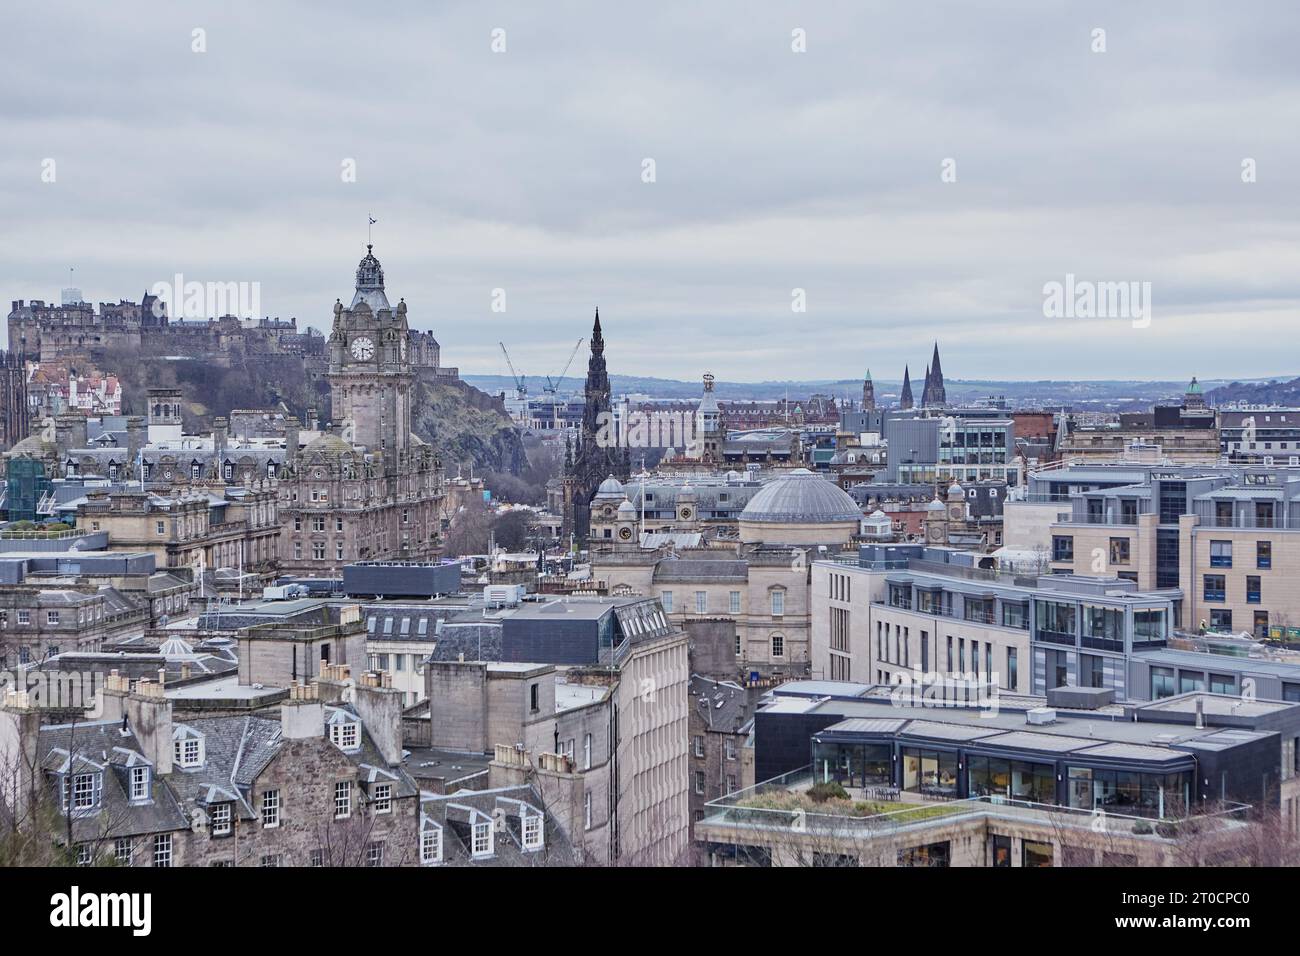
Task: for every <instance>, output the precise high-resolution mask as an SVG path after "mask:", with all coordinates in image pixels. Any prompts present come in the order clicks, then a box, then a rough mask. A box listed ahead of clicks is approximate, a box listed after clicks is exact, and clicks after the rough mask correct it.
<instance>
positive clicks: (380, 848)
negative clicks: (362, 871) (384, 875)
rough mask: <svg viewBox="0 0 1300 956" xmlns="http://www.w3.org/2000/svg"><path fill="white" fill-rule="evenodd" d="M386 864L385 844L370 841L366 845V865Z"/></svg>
mask: <svg viewBox="0 0 1300 956" xmlns="http://www.w3.org/2000/svg"><path fill="white" fill-rule="evenodd" d="M383 865H384V845H383V844H382V843H370V844H367V846H366V866H383Z"/></svg>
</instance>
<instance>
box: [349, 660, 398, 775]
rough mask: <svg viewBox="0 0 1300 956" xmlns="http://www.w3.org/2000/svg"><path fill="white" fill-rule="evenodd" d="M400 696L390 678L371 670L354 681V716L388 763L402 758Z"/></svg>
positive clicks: (396, 763) (390, 764) (395, 763)
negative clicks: (355, 683)
mask: <svg viewBox="0 0 1300 956" xmlns="http://www.w3.org/2000/svg"><path fill="white" fill-rule="evenodd" d="M403 696H404V695H403V694H402V692H401V691H400V690H394V689H393V688H392V687H391V686H390V684H389V681H386V680H384V679H383V678H382V677H381V676H380V675H379V674H376V673H374V672H373V671H369V672H367V673H365V674H362V675H361V679H360V680H358V681H357V686H356V698H355V701H354V702H355V704H356V708H357V716H358V717H360V718H361V722H362V723H363V724H365V726H366V731H367V732H368V733H369V734H370V739H371V740H373V741H374V742H375V746H376V747H378V748H379V753H380V754H381V755H382V756H383V758H384V762H385V763H387V764H388V766H390V767H396V766H397V765H398V764H400V763H401V762H402V698H403Z"/></svg>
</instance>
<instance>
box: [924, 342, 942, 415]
mask: <svg viewBox="0 0 1300 956" xmlns="http://www.w3.org/2000/svg"><path fill="white" fill-rule="evenodd" d="M925 392H926V394H925V396H924V397H923V398H922V400H921V404H923V405H928V406H931V407H933V406H938V405H947V404H948V393H947V390H946V389H945V388H944V387H943V367H942V366H940V364H939V343H938V342H935V343H934V356H933V357H932V358H931V359H930V373H929V375H928V376H927V377H926V385H925Z"/></svg>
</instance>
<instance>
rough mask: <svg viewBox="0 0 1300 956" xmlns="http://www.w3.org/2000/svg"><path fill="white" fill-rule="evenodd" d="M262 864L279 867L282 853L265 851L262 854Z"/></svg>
mask: <svg viewBox="0 0 1300 956" xmlns="http://www.w3.org/2000/svg"><path fill="white" fill-rule="evenodd" d="M261 865H262V866H264V867H278V866H279V865H280V854H278V853H264V854H263V855H262V862H261Z"/></svg>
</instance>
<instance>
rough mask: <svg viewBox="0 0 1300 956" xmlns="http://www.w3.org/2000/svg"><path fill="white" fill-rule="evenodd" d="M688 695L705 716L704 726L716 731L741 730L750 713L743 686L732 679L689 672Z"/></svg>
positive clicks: (730, 731) (735, 731)
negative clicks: (711, 677) (716, 678)
mask: <svg viewBox="0 0 1300 956" xmlns="http://www.w3.org/2000/svg"><path fill="white" fill-rule="evenodd" d="M690 695H691V702H692V705H693V706H694V707H695V709H696V710H697V711H698V712H699V714H700V717H701V718H703V720H704V726H705V727H706V728H707V729H708V730H711V731H714V732H716V733H723V734H736V733H740V731H741V728H742V727H744V726H745V724H746V723H747V722H748V721H749V718H750V716H751V714H752V713H753V708H752V707H751V706H750V704H749V695H748V694H747V693H746V691H745V689H744V688H743V687H741V686H740V685H739V684H736V683H733V682H731V681H717V680H712V679H710V678H708V677H701V676H700V675H699V674H692V675H691V684H690Z"/></svg>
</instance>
